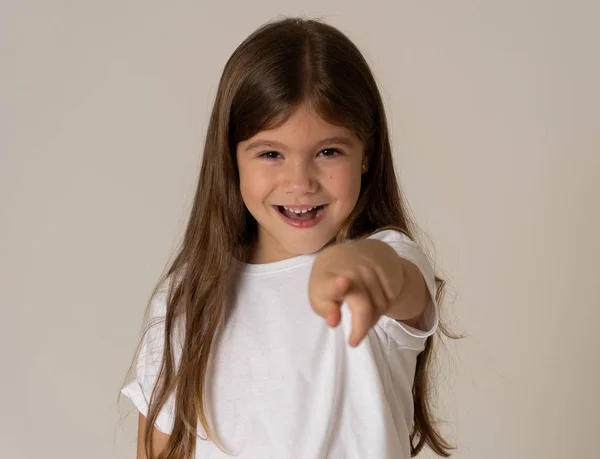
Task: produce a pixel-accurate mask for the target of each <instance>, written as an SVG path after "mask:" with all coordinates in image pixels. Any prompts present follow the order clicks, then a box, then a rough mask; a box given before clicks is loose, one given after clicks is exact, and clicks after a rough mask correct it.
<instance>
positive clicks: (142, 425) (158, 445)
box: [136, 413, 169, 459]
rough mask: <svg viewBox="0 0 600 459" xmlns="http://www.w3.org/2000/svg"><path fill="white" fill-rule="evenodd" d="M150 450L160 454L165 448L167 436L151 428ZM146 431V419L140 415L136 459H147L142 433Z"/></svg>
mask: <svg viewBox="0 0 600 459" xmlns="http://www.w3.org/2000/svg"><path fill="white" fill-rule="evenodd" d="M152 428H153V429H154V430H153V432H152V449H153V450H154V453H155V454H157V455H158V454H160V453H161V452H162V451H163V450H164V449H165V447H166V446H167V441H168V440H169V436H168V435H167V434H165V433H162V432H161V431H160V430H158V429H157V428H156V427H152ZM145 431H146V417H145V416H144V415H143V414H142V413H140V415H139V419H138V437H137V456H136V458H137V459H148V456H146V448H144V432H145Z"/></svg>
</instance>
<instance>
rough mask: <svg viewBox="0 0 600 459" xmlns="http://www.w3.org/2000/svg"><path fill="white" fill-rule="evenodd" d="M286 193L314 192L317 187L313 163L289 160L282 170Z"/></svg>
mask: <svg viewBox="0 0 600 459" xmlns="http://www.w3.org/2000/svg"><path fill="white" fill-rule="evenodd" d="M283 174H284V177H283V184H284V190H285V192H286V193H298V194H305V193H314V192H315V191H317V188H318V180H317V174H316V171H315V169H314V165H313V164H311V163H310V162H307V161H294V162H292V161H290V162H289V163H288V164H287V165H286V166H285V168H284V171H283Z"/></svg>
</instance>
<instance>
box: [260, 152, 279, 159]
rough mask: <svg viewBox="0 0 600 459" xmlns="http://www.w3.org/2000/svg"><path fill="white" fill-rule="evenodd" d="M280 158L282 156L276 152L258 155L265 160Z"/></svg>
mask: <svg viewBox="0 0 600 459" xmlns="http://www.w3.org/2000/svg"><path fill="white" fill-rule="evenodd" d="M280 156H281V155H280V154H279V153H277V152H276V151H265V152H264V153H261V154H260V155H258V157H259V158H264V159H277V158H279V157H280Z"/></svg>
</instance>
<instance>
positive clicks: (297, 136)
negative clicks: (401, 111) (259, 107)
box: [239, 105, 362, 150]
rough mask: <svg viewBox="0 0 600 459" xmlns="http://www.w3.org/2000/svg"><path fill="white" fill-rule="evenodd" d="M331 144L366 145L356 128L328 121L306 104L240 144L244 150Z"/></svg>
mask: <svg viewBox="0 0 600 459" xmlns="http://www.w3.org/2000/svg"><path fill="white" fill-rule="evenodd" d="M327 143H328V144H336V145H345V146H347V147H358V146H360V145H361V144H362V142H361V141H360V139H359V138H358V136H357V135H356V134H355V133H354V132H353V131H352V130H350V129H348V128H346V127H344V126H339V125H336V124H332V123H330V122H328V121H326V120H325V119H324V118H322V117H321V116H320V115H319V114H318V113H317V112H316V111H315V110H313V109H312V108H310V107H309V106H306V105H303V106H300V107H299V108H298V109H296V110H295V111H294V112H292V114H291V115H290V116H289V117H288V118H287V119H286V120H285V121H284V122H283V123H281V124H279V125H278V126H276V127H273V128H270V129H265V130H262V131H260V132H258V133H257V134H256V135H254V136H252V137H251V138H249V139H247V140H245V141H242V142H240V144H239V146H240V147H241V148H242V149H244V150H251V149H255V148H260V147H274V148H275V147H277V148H288V147H289V148H299V149H301V148H304V147H306V148H312V147H313V146H314V145H315V144H327Z"/></svg>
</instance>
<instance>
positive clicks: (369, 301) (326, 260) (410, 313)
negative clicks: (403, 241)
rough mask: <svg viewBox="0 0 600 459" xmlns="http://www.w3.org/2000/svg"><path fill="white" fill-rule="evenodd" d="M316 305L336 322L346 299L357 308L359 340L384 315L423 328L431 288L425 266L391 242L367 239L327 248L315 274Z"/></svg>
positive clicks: (354, 340)
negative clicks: (398, 250) (406, 257)
mask: <svg viewBox="0 0 600 459" xmlns="http://www.w3.org/2000/svg"><path fill="white" fill-rule="evenodd" d="M309 297H310V299H311V305H312V308H313V309H314V311H315V312H316V313H317V314H319V315H320V316H322V317H323V318H324V319H325V320H326V321H327V323H328V324H329V325H330V326H332V327H335V326H337V325H338V324H339V322H340V319H341V312H340V306H341V304H342V303H343V302H346V304H347V305H348V308H349V309H350V312H351V314H352V332H351V334H350V338H349V341H350V345H352V346H356V345H357V344H358V343H359V342H360V341H362V339H363V338H364V337H365V336H366V334H367V332H368V329H369V328H371V327H372V326H373V325H374V324H375V323H376V322H377V320H378V318H379V317H380V316H382V315H386V316H387V317H390V318H392V319H395V320H399V321H402V322H404V323H406V324H407V325H409V326H412V327H415V328H418V326H417V325H418V324H419V322H420V321H421V317H422V315H423V313H424V311H425V308H426V306H427V301H428V299H429V292H428V290H427V288H426V284H425V279H424V278H423V276H422V275H421V272H420V271H419V268H417V266H415V265H414V264H413V263H411V262H410V261H408V260H406V259H404V258H402V257H401V256H400V255H398V253H397V252H396V250H394V248H393V247H391V246H390V245H389V244H387V243H385V242H383V241H379V240H376V239H362V240H358V241H353V242H350V243H346V244H335V245H333V246H330V247H327V248H325V249H324V250H323V251H322V252H321V253H320V254H319V255H318V256H317V258H316V259H315V262H314V264H313V267H312V271H311V277H310V280H309Z"/></svg>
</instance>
